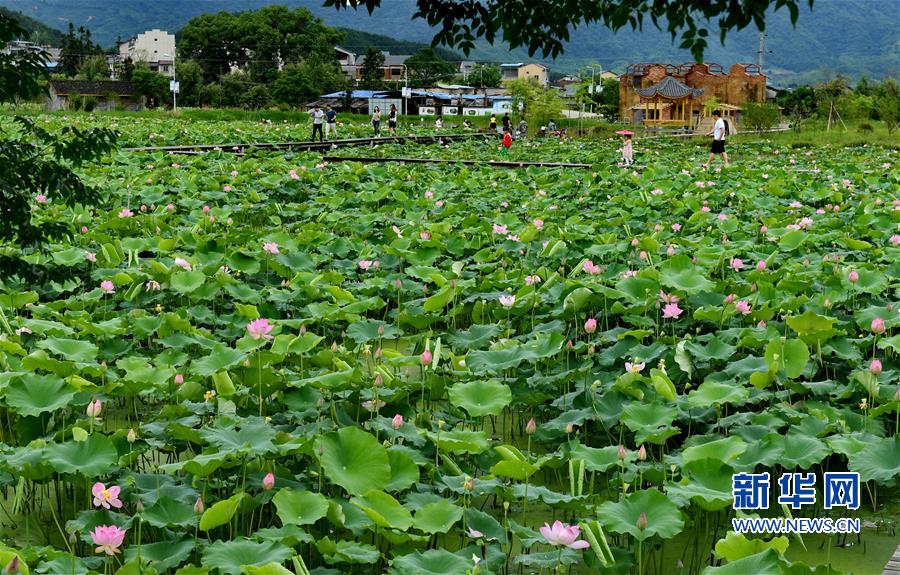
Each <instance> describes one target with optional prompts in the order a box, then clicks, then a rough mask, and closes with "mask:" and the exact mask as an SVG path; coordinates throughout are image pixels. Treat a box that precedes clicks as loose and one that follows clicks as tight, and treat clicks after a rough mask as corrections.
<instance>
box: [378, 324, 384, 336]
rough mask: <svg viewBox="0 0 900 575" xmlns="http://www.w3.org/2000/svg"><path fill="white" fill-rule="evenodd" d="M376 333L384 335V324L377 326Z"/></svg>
mask: <svg viewBox="0 0 900 575" xmlns="http://www.w3.org/2000/svg"><path fill="white" fill-rule="evenodd" d="M378 335H384V324H381V325H379V326H378Z"/></svg>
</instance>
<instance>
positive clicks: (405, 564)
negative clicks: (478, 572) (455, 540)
mask: <svg viewBox="0 0 900 575" xmlns="http://www.w3.org/2000/svg"><path fill="white" fill-rule="evenodd" d="M471 568H472V559H471V558H465V557H460V556H459V555H455V554H453V553H450V552H449V551H447V550H445V549H429V550H428V551H424V552H423V551H414V552H412V553H408V554H406V555H401V556H400V557H397V558H395V559H394V560H393V561H391V572H392V575H466V573H467V571H468V570H470V569H471Z"/></svg>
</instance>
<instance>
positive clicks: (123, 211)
mask: <svg viewBox="0 0 900 575" xmlns="http://www.w3.org/2000/svg"><path fill="white" fill-rule="evenodd" d="M133 215H134V212H132V211H131V210H129V209H128V208H122V209H121V210H119V217H120V218H130V217H131V216H133Z"/></svg>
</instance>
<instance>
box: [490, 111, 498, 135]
mask: <svg viewBox="0 0 900 575" xmlns="http://www.w3.org/2000/svg"><path fill="white" fill-rule="evenodd" d="M490 129H491V131H492V132H496V131H497V115H496V114H491V125H490Z"/></svg>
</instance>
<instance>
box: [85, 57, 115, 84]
mask: <svg viewBox="0 0 900 575" xmlns="http://www.w3.org/2000/svg"><path fill="white" fill-rule="evenodd" d="M78 77H79V78H82V79H84V80H105V79H106V78H109V64H108V63H107V62H106V58H105V57H104V56H91V57H90V58H87V59H86V60H85V61H84V62H82V63H81V66H80V67H79V68H78Z"/></svg>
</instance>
